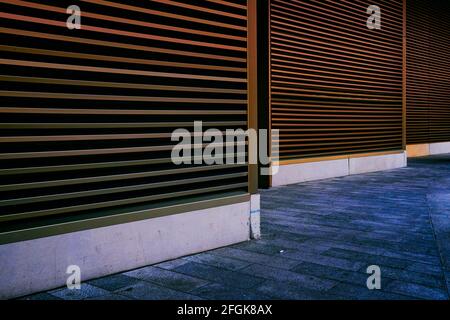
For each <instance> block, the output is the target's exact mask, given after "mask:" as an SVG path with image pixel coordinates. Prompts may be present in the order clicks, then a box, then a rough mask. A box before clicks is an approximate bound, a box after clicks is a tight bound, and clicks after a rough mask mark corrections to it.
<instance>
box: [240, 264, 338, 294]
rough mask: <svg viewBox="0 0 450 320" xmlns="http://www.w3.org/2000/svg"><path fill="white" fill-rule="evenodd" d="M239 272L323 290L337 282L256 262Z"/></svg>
mask: <svg viewBox="0 0 450 320" xmlns="http://www.w3.org/2000/svg"><path fill="white" fill-rule="evenodd" d="M241 272H244V273H247V274H250V275H251V274H257V275H258V277H264V278H266V279H270V280H274V281H280V282H285V283H293V284H296V285H299V286H301V287H303V288H309V289H313V290H317V291H325V290H328V289H330V288H332V287H333V286H335V285H336V284H337V282H336V281H332V280H328V279H323V278H318V277H315V276H311V275H307V274H300V273H296V272H292V271H287V270H282V269H277V268H272V267H268V266H262V265H258V264H254V265H251V266H249V267H247V268H245V269H243V270H241Z"/></svg>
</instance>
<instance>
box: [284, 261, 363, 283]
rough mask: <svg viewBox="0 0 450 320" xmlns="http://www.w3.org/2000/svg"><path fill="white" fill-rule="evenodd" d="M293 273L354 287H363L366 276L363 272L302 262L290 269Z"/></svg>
mask: <svg viewBox="0 0 450 320" xmlns="http://www.w3.org/2000/svg"><path fill="white" fill-rule="evenodd" d="M292 271H293V272H298V273H301V274H309V275H313V276H316V277H319V278H323V279H331V280H335V281H338V282H347V283H350V284H355V285H360V286H361V285H365V284H366V282H367V277H368V275H367V274H366V273H363V272H357V271H348V270H343V269H338V268H334V267H330V266H323V265H319V264H315V263H309V262H303V263H301V264H299V265H298V266H296V267H295V268H293V269H292Z"/></svg>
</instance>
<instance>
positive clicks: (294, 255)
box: [286, 251, 364, 271]
mask: <svg viewBox="0 0 450 320" xmlns="http://www.w3.org/2000/svg"><path fill="white" fill-rule="evenodd" d="M286 257H288V258H291V259H297V260H300V261H303V262H311V263H315V264H319V265H324V266H330V267H336V268H340V269H344V270H350V271H357V270H359V269H361V267H362V266H363V265H364V263H362V262H360V261H354V260H349V259H341V258H334V257H328V256H324V255H320V254H308V253H304V252H301V251H297V252H288V253H286Z"/></svg>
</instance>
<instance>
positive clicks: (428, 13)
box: [406, 0, 450, 144]
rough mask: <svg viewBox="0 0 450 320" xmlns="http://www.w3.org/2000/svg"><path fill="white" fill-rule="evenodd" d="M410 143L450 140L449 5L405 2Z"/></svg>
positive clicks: (436, 1) (435, 1)
mask: <svg viewBox="0 0 450 320" xmlns="http://www.w3.org/2000/svg"><path fill="white" fill-rule="evenodd" d="M406 7H407V12H406V17H407V51H406V60H407V69H406V71H407V81H406V84H407V143H408V144H424V143H434V142H447V141H450V78H449V75H450V45H449V39H450V2H449V1H445V0H433V1H423V0H422V1H421V0H408V1H406Z"/></svg>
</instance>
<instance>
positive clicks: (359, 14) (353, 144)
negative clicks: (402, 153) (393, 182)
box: [270, 0, 403, 160]
mask: <svg viewBox="0 0 450 320" xmlns="http://www.w3.org/2000/svg"><path fill="white" fill-rule="evenodd" d="M372 4H373V3H372V2H370V1H362V0H361V1H334V2H331V1H328V2H325V1H297V0H293V1H287V0H272V1H271V4H270V42H271V45H270V63H271V72H270V74H271V75H270V77H271V80H270V86H271V99H270V100H271V101H270V104H271V126H272V128H273V129H280V151H279V155H280V159H282V160H283V159H284V160H287V159H297V158H308V157H318V156H335V155H346V154H352V153H366V152H379V151H393V150H401V149H402V92H403V91H402V34H403V27H402V12H403V10H402V1H379V2H378V3H377V5H379V6H380V7H381V12H382V29H381V30H369V29H368V28H367V27H366V21H367V18H368V17H369V16H368V15H367V14H366V10H367V8H368V6H369V5H372Z"/></svg>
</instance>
